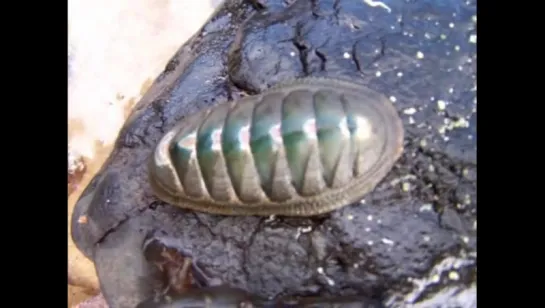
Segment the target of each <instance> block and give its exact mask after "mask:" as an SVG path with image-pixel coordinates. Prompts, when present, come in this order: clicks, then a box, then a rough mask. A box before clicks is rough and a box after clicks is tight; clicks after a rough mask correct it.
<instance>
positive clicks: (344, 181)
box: [150, 78, 403, 216]
mask: <svg viewBox="0 0 545 308" xmlns="http://www.w3.org/2000/svg"><path fill="white" fill-rule="evenodd" d="M402 142H403V128H402V125H401V121H400V119H399V117H398V115H397V112H396V111H395V109H394V108H393V106H392V105H391V104H390V102H389V101H388V100H387V99H386V98H385V97H383V96H382V95H380V94H378V93H376V92H374V91H372V90H369V89H367V88H366V87H364V86H362V85H357V84H353V83H350V82H346V81H338V80H332V79H315V78H307V79H300V80H297V81H293V82H292V83H289V84H283V85H280V86H276V87H273V88H271V89H269V90H267V91H265V92H263V93H262V94H259V95H255V96H249V97H245V98H243V99H242V100H240V101H238V102H229V103H224V104H220V105H217V106H215V107H213V108H210V109H207V110H203V111H201V112H198V113H196V114H194V115H191V116H188V117H186V118H184V119H183V120H182V121H181V122H180V123H178V124H177V125H176V126H175V127H174V128H173V129H172V130H171V131H169V132H168V133H167V134H166V135H165V136H164V137H163V138H162V140H161V141H160V142H159V144H158V146H157V149H156V151H155V155H154V156H153V157H154V159H153V160H152V162H151V164H150V175H151V184H152V187H153V188H154V191H155V193H156V194H157V196H158V197H159V198H161V199H162V200H164V201H166V202H168V203H173V204H177V205H179V206H181V207H185V208H190V209H195V210H202V211H205V212H212V213H218V214H231V215H271V214H279V215H296V216H303V215H314V214H319V213H323V212H328V211H331V210H333V209H335V208H338V207H341V206H342V205H346V204H347V203H350V202H354V201H357V199H358V198H361V197H363V195H364V194H365V193H367V192H368V191H369V190H371V189H372V188H373V187H374V186H375V185H376V184H377V183H378V182H379V181H380V180H381V179H382V178H383V177H384V176H385V175H386V173H387V172H388V171H389V169H390V168H391V167H392V166H393V164H394V163H395V161H396V160H397V159H398V158H399V156H400V154H401V152H402Z"/></svg>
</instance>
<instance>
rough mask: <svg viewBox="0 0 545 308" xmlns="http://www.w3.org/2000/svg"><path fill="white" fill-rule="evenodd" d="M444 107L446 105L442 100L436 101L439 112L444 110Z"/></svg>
mask: <svg viewBox="0 0 545 308" xmlns="http://www.w3.org/2000/svg"><path fill="white" fill-rule="evenodd" d="M446 105H447V104H446V103H445V101H443V100H438V101H437V108H439V110H445V108H446Z"/></svg>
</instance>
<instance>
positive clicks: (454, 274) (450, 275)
mask: <svg viewBox="0 0 545 308" xmlns="http://www.w3.org/2000/svg"><path fill="white" fill-rule="evenodd" d="M448 278H449V279H450V280H454V281H456V280H458V279H460V275H459V274H458V273H457V272H455V271H450V272H449V273H448Z"/></svg>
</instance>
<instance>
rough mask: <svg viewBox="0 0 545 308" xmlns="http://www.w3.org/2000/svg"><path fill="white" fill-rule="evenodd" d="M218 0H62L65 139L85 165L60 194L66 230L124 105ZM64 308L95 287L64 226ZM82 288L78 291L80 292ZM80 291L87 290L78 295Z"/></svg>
mask: <svg viewBox="0 0 545 308" xmlns="http://www.w3.org/2000/svg"><path fill="white" fill-rule="evenodd" d="M220 2H221V1H219V0H209V1H193V0H118V1H113V2H112V1H106V0H98V1H85V0H69V2H68V6H69V12H68V15H69V16H68V20H69V34H68V35H69V50H68V53H69V61H70V64H69V69H70V75H69V89H68V130H69V133H68V135H69V136H68V137H69V144H70V147H71V149H72V150H73V152H74V154H75V155H82V156H84V157H85V159H86V164H87V166H86V167H87V170H86V173H85V175H84V176H83V179H82V180H81V182H80V184H79V185H78V187H77V188H76V190H75V191H74V192H72V194H71V195H70V196H69V198H68V214H69V217H68V228H69V230H70V221H71V214H72V210H73V207H74V204H75V202H76V201H77V199H78V198H79V196H80V194H81V192H82V191H83V189H84V188H85V186H86V185H87V184H88V182H89V181H90V180H91V179H92V177H93V176H94V174H95V173H96V172H97V171H98V170H99V168H100V167H101V165H102V163H103V162H104V160H105V159H106V157H107V155H108V153H109V152H110V150H111V147H112V144H113V142H114V141H115V138H116V137H117V134H118V131H119V129H120V128H121V126H122V125H123V123H124V121H125V119H126V118H127V116H128V114H129V112H130V109H131V108H132V107H133V105H134V104H135V103H136V102H138V100H139V99H140V97H141V96H142V95H143V94H144V93H145V91H146V90H147V88H149V86H150V85H151V83H152V82H153V80H154V79H155V78H156V77H157V75H158V74H159V73H160V72H161V71H162V70H163V69H164V67H165V65H166V63H167V62H168V61H169V60H170V58H171V57H172V56H173V55H174V53H175V52H176V50H177V49H178V48H180V47H181V45H182V44H183V43H184V42H185V41H186V40H187V39H189V38H190V37H191V36H192V35H193V34H194V33H195V32H196V31H197V30H198V29H199V28H200V27H201V26H202V25H203V24H204V22H205V21H206V20H207V19H208V17H209V16H210V15H211V14H212V12H213V10H214V9H215V7H217V6H218V5H219V4H220ZM68 279H69V283H70V284H73V285H77V286H80V287H82V288H76V287H73V286H69V291H68V300H69V307H72V306H74V305H76V304H77V303H79V302H81V300H83V299H85V298H88V297H89V296H90V295H89V294H88V293H89V292H90V294H96V293H98V288H99V287H98V279H97V276H96V273H95V268H94V265H93V263H92V262H91V261H90V260H89V259H87V258H86V257H85V256H84V255H83V254H82V253H81V252H79V250H78V249H77V248H76V247H75V245H74V243H73V242H72V238H71V237H70V232H68ZM83 290H85V291H83ZM86 292H87V293H86Z"/></svg>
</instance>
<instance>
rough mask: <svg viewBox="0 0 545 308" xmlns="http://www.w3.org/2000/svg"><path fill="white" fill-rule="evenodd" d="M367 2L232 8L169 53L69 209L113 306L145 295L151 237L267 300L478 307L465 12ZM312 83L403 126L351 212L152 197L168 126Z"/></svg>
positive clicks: (472, 109) (470, 46) (472, 87)
mask: <svg viewBox="0 0 545 308" xmlns="http://www.w3.org/2000/svg"><path fill="white" fill-rule="evenodd" d="M288 2H289V3H288ZM373 3H375V4H376V3H379V2H373V1H366V2H364V1H363V0H336V1H335V0H330V1H325V0H313V1H310V0H297V1H280V0H265V1H242V0H227V1H226V3H225V4H224V5H223V6H222V7H221V8H220V9H219V10H218V11H217V12H216V14H215V15H214V16H213V18H212V19H211V20H209V22H208V23H207V24H206V25H205V26H204V27H203V29H202V30H201V32H199V33H197V34H196V35H195V36H194V37H193V38H192V39H191V40H190V41H189V42H188V43H187V44H186V45H184V46H183V47H182V48H181V49H180V51H179V52H178V53H177V54H176V55H175V56H174V57H173V59H172V60H171V61H170V63H169V64H168V65H167V67H166V69H165V71H164V72H163V74H162V75H161V76H159V78H158V79H157V81H156V83H155V84H154V85H153V86H152V88H151V89H150V90H149V92H148V93H147V94H146V96H145V97H144V98H143V99H142V101H141V102H140V103H139V105H138V106H137V108H136V110H135V111H134V113H133V114H132V116H131V117H130V118H129V119H128V121H127V123H126V124H125V126H124V128H123V130H122V131H121V133H120V135H119V138H118V141H117V145H116V148H115V150H114V151H113V153H112V154H111V156H110V158H109V159H108V161H107V162H106V164H105V165H104V168H103V170H102V171H101V172H100V173H99V174H98V175H97V177H96V178H95V179H94V180H93V181H92V182H91V184H90V185H89V187H88V188H87V189H86V191H85V192H84V194H83V197H82V199H81V200H80V201H79V202H78V204H77V206H76V208H75V211H74V216H73V223H72V225H73V227H72V233H73V238H74V241H75V243H76V245H77V246H78V248H80V249H81V250H82V251H83V252H84V253H85V254H86V255H87V256H88V257H89V258H91V259H93V260H94V262H95V264H96V267H97V272H98V276H99V278H100V284H101V289H102V292H103V294H104V297H105V298H106V299H107V301H108V303H109V305H110V307H134V306H135V305H136V304H137V303H138V302H140V301H142V300H144V299H145V298H146V297H148V296H150V295H151V294H152V293H153V286H154V285H156V284H154V283H153V282H152V281H151V280H152V279H151V278H148V277H152V274H153V268H152V267H151V266H150V265H149V264H148V263H146V262H145V261H144V260H143V256H142V243H143V239H144V237H145V236H146V234H148V232H151V231H154V232H156V233H157V234H159V235H160V236H162V237H164V238H168V239H169V240H170V241H172V242H173V243H175V244H176V245H178V246H179V247H180V249H181V250H183V251H187V252H189V253H191V255H192V256H193V257H194V258H196V259H198V261H199V263H200V264H201V266H203V267H204V269H205V270H206V271H207V272H208V273H211V274H212V276H214V277H218V278H221V279H222V280H223V281H224V282H225V283H227V284H229V285H231V286H234V287H239V288H242V289H245V290H248V291H250V292H253V293H255V294H257V295H260V296H264V297H275V296H283V295H323V296H326V295H343V294H346V295H353V294H357V295H365V296H369V297H370V298H371V297H372V298H376V299H379V300H381V301H382V302H383V303H384V304H385V305H386V306H391V307H400V306H404V307H405V306H415V307H416V306H418V307H474V306H476V285H475V283H476V258H477V255H476V218H477V214H476V210H477V209H476V207H477V204H476V173H477V163H476V139H477V138H476V137H477V134H476V103H477V101H476V79H475V78H476V76H475V75H476V61H477V58H476V45H475V44H474V43H473V42H472V41H473V40H472V39H473V37H472V36H473V35H476V17H475V16H476V3H475V1H474V0H470V1H458V0H456V1H455V0H440V1H429V0H406V1H399V0H389V1H386V2H383V5H382V6H381V5H374V4H373ZM307 75H311V76H330V77H336V78H344V79H350V80H353V81H356V82H361V83H362V84H366V85H368V86H369V87H371V88H373V89H375V90H378V91H380V92H382V93H384V94H385V95H386V96H387V97H390V98H391V100H392V101H395V102H394V105H395V106H396V108H397V109H398V111H399V113H400V114H401V116H402V118H403V121H404V125H405V129H406V137H405V152H404V154H403V156H402V158H401V159H400V160H399V162H398V163H397V164H396V166H395V167H394V168H393V169H392V171H391V172H390V173H389V175H388V176H387V177H386V178H385V179H384V180H383V181H382V182H381V184H379V185H378V187H377V188H376V189H375V190H374V191H373V192H372V193H370V194H368V195H367V196H366V197H365V199H364V201H363V202H362V203H361V204H354V205H349V206H347V207H344V208H342V209H340V210H338V211H335V212H332V213H330V214H329V215H324V216H321V217H316V218H313V219H310V218H307V219H305V218H297V219H294V218H283V217H272V218H269V219H266V218H257V217H223V216H216V215H207V214H203V213H196V212H191V211H185V210H181V209H178V208H175V207H173V206H170V205H167V204H164V203H162V202H158V201H157V199H156V198H154V197H153V194H152V192H151V190H150V186H149V184H148V182H147V175H146V162H147V159H148V157H149V155H150V154H151V151H152V149H153V147H154V146H155V144H156V142H157V141H158V140H159V138H160V137H161V136H162V134H163V133H165V132H166V131H167V130H168V129H169V128H171V127H172V126H173V125H174V123H175V122H176V121H178V120H179V119H181V118H183V117H184V115H187V114H188V113H190V112H194V111H196V110H198V109H200V108H203V107H205V106H210V105H213V104H216V103H218V102H223V101H226V100H231V99H237V98H238V97H239V96H240V95H244V94H252V93H255V92H257V91H260V90H263V89H265V88H267V87H269V86H271V85H274V84H276V83H277V82H280V81H282V80H285V79H288V78H293V77H302V76H307ZM81 216H85V218H86V219H81ZM82 221H84V222H85V223H82Z"/></svg>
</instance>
